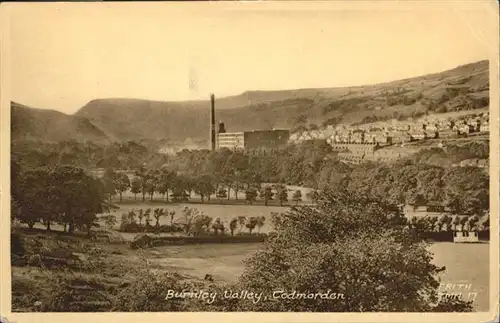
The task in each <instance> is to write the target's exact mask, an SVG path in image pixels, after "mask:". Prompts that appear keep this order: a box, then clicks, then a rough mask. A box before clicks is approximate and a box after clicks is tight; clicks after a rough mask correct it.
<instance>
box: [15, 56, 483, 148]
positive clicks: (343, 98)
mask: <svg viewBox="0 0 500 323" xmlns="http://www.w3.org/2000/svg"><path fill="white" fill-rule="evenodd" d="M488 105H489V66H488V61H479V62H476V63H471V64H467V65H463V66H459V67H457V68H455V69H452V70H448V71H444V72H441V73H435V74H429V75H424V76H419V77H414V78H409V79H405V80H399V81H394V82H390V83H383V84H375V85H367V86H357V87H345V88H319V89H298V90H284V91H247V92H244V93H242V94H240V95H236V96H230V97H225V98H217V97H216V119H217V120H223V121H224V122H225V124H226V128H227V131H229V132H235V131H246V130H253V129H271V128H291V129H292V130H294V131H295V130H300V129H305V128H313V127H318V126H319V127H321V126H324V125H328V124H336V123H340V122H342V123H348V124H353V123H369V122H373V121H378V120H388V119H392V118H397V119H405V118H409V117H410V118H411V117H419V116H422V115H424V114H435V113H443V112H452V111H462V110H470V109H475V108H484V107H488ZM209 106H210V103H209V101H208V100H206V101H184V102H163V101H150V100H140V99H126V98H110V99H96V100H92V101H90V102H88V103H87V104H86V105H85V106H84V107H82V108H81V109H80V110H78V111H77V112H76V113H75V115H74V116H72V117H70V116H66V115H64V117H63V115H62V114H57V113H56V112H47V111H44V113H46V115H45V120H46V119H47V118H48V119H51V118H52V117H51V116H50V115H51V114H50V113H52V115H53V117H54V118H58V119H64V120H67V121H65V122H63V123H59V122H57V121H56V122H53V123H51V124H53V125H57V127H58V128H61V129H57V128H56V127H47V126H46V125H45V123H44V122H41V123H40V122H39V123H36V122H31V123H30V121H29V120H28V121H26V120H23V121H21V120H22V119H23V117H21V116H17V124H18V127H21V128H22V129H24V130H22V131H19V130H18V132H20V133H24V132H26V133H33V135H34V136H39V133H41V134H42V135H43V134H44V136H46V137H50V138H52V139H55V140H57V139H58V138H60V137H61V136H63V137H64V136H66V135H65V134H66V133H72V135H71V136H76V137H78V138H84V139H91V138H86V135H89V136H90V137H92V136H93V137H96V136H97V137H98V138H101V137H102V136H103V133H104V134H105V135H106V136H108V137H109V138H110V139H111V140H116V141H125V140H135V141H143V142H144V141H158V142H160V143H161V144H166V143H169V144H173V143H175V144H177V145H181V146H185V147H188V146H189V147H190V148H195V147H206V145H207V141H208V133H209ZM19 111H20V112H22V110H19ZM13 112H15V113H13V118H14V117H16V116H15V114H16V111H13ZM33 113H34V112H32V113H30V114H33ZM37 116H38V117H37V118H35V119H37V120H41V119H40V118H42V113H38V112H37ZM77 117H83V119H82V118H80V119H78V118H77ZM71 118H75V119H71ZM69 120H80V121H78V122H77V121H71V122H70V121H69ZM87 121H90V123H87ZM75 123H76V125H78V124H79V123H84V124H86V126H85V127H84V128H85V129H87V130H85V131H82V130H81V129H80V130H78V131H77V130H75V129H76V128H77V127H76V126H75ZM61 125H62V126H61ZM80 127H81V126H80ZM48 128H50V131H49V129H48ZM52 128H53V129H52ZM70 128H71V129H73V130H70ZM101 130H102V131H101ZM49 132H50V133H51V135H49Z"/></svg>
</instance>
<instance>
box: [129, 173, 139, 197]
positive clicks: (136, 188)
mask: <svg viewBox="0 0 500 323" xmlns="http://www.w3.org/2000/svg"><path fill="white" fill-rule="evenodd" d="M130 191H131V192H132V193H133V194H134V200H137V194H139V193H140V192H141V180H140V179H139V178H134V179H133V180H132V182H131V183H130Z"/></svg>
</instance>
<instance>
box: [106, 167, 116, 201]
mask: <svg viewBox="0 0 500 323" xmlns="http://www.w3.org/2000/svg"><path fill="white" fill-rule="evenodd" d="M117 176H118V174H116V172H115V171H114V170H113V169H112V168H107V169H106V170H105V171H104V175H103V177H102V183H103V185H104V192H105V193H106V194H107V195H108V198H109V200H110V201H111V197H112V196H113V195H115V194H116V192H117V185H116V182H117Z"/></svg>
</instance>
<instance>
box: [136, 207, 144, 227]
mask: <svg viewBox="0 0 500 323" xmlns="http://www.w3.org/2000/svg"><path fill="white" fill-rule="evenodd" d="M137 218H138V219H139V225H142V219H144V210H143V209H139V214H138V215H137Z"/></svg>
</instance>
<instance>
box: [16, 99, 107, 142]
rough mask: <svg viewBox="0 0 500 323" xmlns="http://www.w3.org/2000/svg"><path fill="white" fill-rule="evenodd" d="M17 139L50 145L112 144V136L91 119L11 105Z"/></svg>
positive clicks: (17, 104) (18, 104)
mask: <svg viewBox="0 0 500 323" xmlns="http://www.w3.org/2000/svg"><path fill="white" fill-rule="evenodd" d="M11 133H12V139H13V140H19V139H31V140H39V141H47V142H59V141H63V140H77V141H83V140H92V141H95V142H103V141H104V142H106V141H109V138H108V136H107V135H106V134H105V133H104V132H103V131H102V130H101V129H99V128H98V127H96V126H95V125H94V124H92V123H91V122H90V121H89V120H88V119H86V118H84V117H81V116H74V115H67V114H64V113H62V112H58V111H54V110H43V109H36V108H32V107H28V106H25V105H22V104H20V103H17V102H11Z"/></svg>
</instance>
